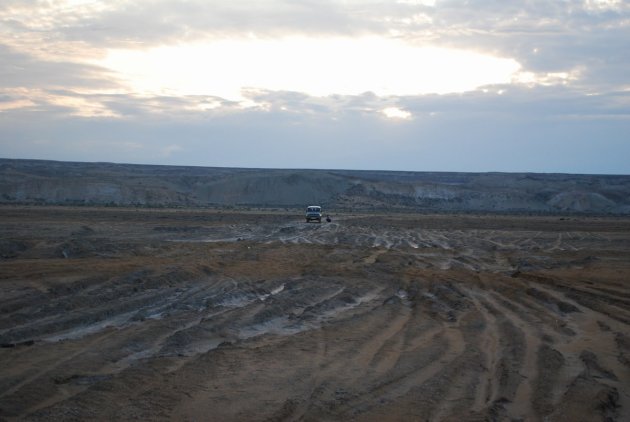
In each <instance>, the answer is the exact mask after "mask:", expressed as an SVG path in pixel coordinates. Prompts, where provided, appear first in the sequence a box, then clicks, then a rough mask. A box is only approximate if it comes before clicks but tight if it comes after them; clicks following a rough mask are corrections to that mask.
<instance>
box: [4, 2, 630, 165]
mask: <svg viewBox="0 0 630 422" xmlns="http://www.w3.org/2000/svg"><path fill="white" fill-rule="evenodd" d="M547 3H548V7H539V6H542V2H507V1H496V0H476V1H474V2H471V1H468V0H449V1H443V0H370V1H368V2H366V1H360V0H328V1H325V2H317V1H315V2H314V1H287V0H265V1H260V0H234V1H225V0H186V1H165V0H159V1H147V0H45V1H44V0H0V156H2V157H14V158H42V159H58V160H73V161H114V162H135V163H152V164H159V163H161V164H189V165H190V164H192V165H202V166H205V165H211V166H219V167H220V166H233V167H282V168H285V167H287V168H295V167H304V168H317V167H319V168H363V169H391V170H395V169H398V170H402V169H407V170H449V171H544V172H577V173H584V172H595V173H613V174H614V173H622V174H626V173H627V174H630V164H629V163H630V160H628V159H627V158H626V157H628V156H630V142H628V133H630V77H629V75H630V55H629V54H627V51H628V40H629V39H630V1H629V0H562V1H556V2H547ZM306 144H308V145H317V148H309V152H308V154H305V153H304V145H306Z"/></svg>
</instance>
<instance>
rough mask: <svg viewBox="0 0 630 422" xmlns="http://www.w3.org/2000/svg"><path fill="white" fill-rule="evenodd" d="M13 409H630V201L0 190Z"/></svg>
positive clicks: (2, 302) (417, 416)
mask: <svg viewBox="0 0 630 422" xmlns="http://www.w3.org/2000/svg"><path fill="white" fill-rule="evenodd" d="M0 235H1V237H0V256H1V259H0V344H1V345H2V348H0V419H6V420H17V419H19V420H23V419H26V420H87V419H90V420H92V419H100V420H129V419H141V420H148V419H150V420H164V419H172V420H197V421H201V420H216V421H243V420H263V421H264V420H268V421H281V420H344V421H345V420H360V421H364V420H365V421H384V420H454V421H463V420H528V421H529V420H552V421H553V420H567V421H580V420H584V421H596V420H611V421H612V420H619V421H623V420H626V421H627V420H630V220H628V219H621V218H585V217H579V218H578V217H571V218H559V217H520V216H411V215H363V216H361V215H339V216H334V220H333V222H332V223H328V224H327V223H322V224H321V225H320V224H306V223H304V222H303V221H302V218H301V216H300V215H295V214H293V215H291V214H288V213H278V212H276V213H271V212H268V213H256V212H219V211H206V210H177V211H174V210H133V209H129V210H125V209H106V208H104V209H85V208H76V209H73V208H53V207H49V208H44V207H42V208H37V207H34V208H28V207H24V208H18V207H0Z"/></svg>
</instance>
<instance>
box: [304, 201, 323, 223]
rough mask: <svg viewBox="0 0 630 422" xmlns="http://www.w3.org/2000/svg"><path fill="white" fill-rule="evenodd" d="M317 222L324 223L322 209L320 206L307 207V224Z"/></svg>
mask: <svg viewBox="0 0 630 422" xmlns="http://www.w3.org/2000/svg"><path fill="white" fill-rule="evenodd" d="M311 221H317V222H318V223H321V222H322V207H320V206H319V205H309V206H308V207H306V222H307V223H309V222H311Z"/></svg>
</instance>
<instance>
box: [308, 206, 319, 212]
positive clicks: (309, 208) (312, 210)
mask: <svg viewBox="0 0 630 422" xmlns="http://www.w3.org/2000/svg"><path fill="white" fill-rule="evenodd" d="M320 210H321V208H319V207H308V208H307V209H306V211H307V212H320Z"/></svg>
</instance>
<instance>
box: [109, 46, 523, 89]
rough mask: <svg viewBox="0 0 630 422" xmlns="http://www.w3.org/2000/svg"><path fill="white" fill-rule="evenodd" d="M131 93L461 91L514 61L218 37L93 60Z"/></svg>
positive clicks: (505, 72)
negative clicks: (123, 81) (115, 74)
mask: <svg viewBox="0 0 630 422" xmlns="http://www.w3.org/2000/svg"><path fill="white" fill-rule="evenodd" d="M99 64H100V65H103V66H105V67H108V68H110V69H112V70H114V71H116V72H118V73H119V74H120V76H121V77H122V78H123V79H124V80H126V81H127V83H129V84H130V86H131V87H132V88H133V89H134V91H136V92H143V93H154V94H155V93H162V94H170V95H173V94H175V95H201V94H203V95H216V96H219V97H223V98H226V99H231V100H240V99H241V90H242V89H251V88H254V89H263V90H272V91H296V92H303V93H307V94H310V95H314V96H327V95H331V94H341V95H355V94H361V93H364V92H368V91H370V92H374V93H375V94H377V95H417V94H427V93H437V94H445V93H452V92H464V91H470V90H474V89H476V88H478V87H479V86H482V85H487V84H498V83H509V82H510V81H511V79H512V78H513V77H514V75H515V74H516V72H517V71H518V70H519V69H520V65H519V63H517V62H516V61H515V60H513V59H505V58H497V57H492V56H489V55H482V54H479V53H474V52H468V51H461V50H451V49H444V48H434V47H422V48H419V47H414V46H412V45H409V44H405V43H403V42H400V41H396V40H390V39H386V38H377V37H370V38H358V39H356V38H355V39H352V38H328V39H318V38H284V39H238V40H220V41H215V42H210V43H207V44H189V45H177V46H168V47H160V48H154V49H151V50H146V51H142V50H110V51H109V54H108V55H107V57H106V59H105V60H104V61H103V62H100V63H99Z"/></svg>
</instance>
